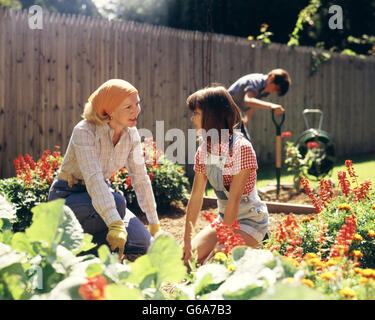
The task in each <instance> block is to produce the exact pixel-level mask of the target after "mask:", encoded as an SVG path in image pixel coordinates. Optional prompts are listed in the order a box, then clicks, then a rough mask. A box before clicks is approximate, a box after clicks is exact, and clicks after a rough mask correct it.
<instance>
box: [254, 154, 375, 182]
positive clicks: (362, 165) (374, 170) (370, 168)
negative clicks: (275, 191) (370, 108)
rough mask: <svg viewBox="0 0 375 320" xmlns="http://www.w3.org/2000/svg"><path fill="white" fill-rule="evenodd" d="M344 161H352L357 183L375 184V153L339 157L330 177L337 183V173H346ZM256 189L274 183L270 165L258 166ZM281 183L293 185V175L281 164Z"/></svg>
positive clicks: (272, 169) (273, 172)
mask: <svg viewBox="0 0 375 320" xmlns="http://www.w3.org/2000/svg"><path fill="white" fill-rule="evenodd" d="M345 160H352V161H353V164H354V170H355V171H356V173H357V174H358V176H359V177H358V182H363V181H364V180H366V179H368V178H369V179H370V180H371V181H372V183H373V184H375V153H367V154H358V155H352V156H346V157H341V158H339V159H337V161H336V165H335V166H334V168H333V170H332V173H331V177H332V178H333V179H334V181H335V182H336V183H337V181H338V180H337V172H338V171H346V169H345ZM257 174H258V178H257V187H258V188H260V187H264V186H266V185H267V184H268V183H269V182H276V170H275V166H274V165H272V164H267V165H260V166H259V169H258V171H257ZM280 182H281V183H293V175H292V174H290V172H288V171H287V167H286V165H285V164H283V167H282V169H281V178H280ZM317 184H318V182H316V181H311V185H312V186H315V185H317Z"/></svg>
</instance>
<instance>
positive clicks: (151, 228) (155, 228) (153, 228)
mask: <svg viewBox="0 0 375 320" xmlns="http://www.w3.org/2000/svg"><path fill="white" fill-rule="evenodd" d="M148 230H149V231H150V233H151V235H152V236H155V234H157V233H158V232H159V231H160V224H150V225H149V227H148Z"/></svg>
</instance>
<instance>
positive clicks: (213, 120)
mask: <svg viewBox="0 0 375 320" xmlns="http://www.w3.org/2000/svg"><path fill="white" fill-rule="evenodd" d="M186 105H187V107H188V108H189V109H190V110H191V111H194V110H195V109H197V108H199V109H200V110H202V128H203V129H204V130H206V132H208V131H209V130H211V129H216V130H218V132H219V133H220V132H221V130H222V129H228V130H229V133H233V130H234V129H235V128H236V127H238V126H239V125H240V124H241V113H240V109H239V108H238V106H237V105H236V103H235V102H234V101H233V98H232V96H231V95H230V94H229V92H228V91H227V89H225V88H224V87H223V86H217V85H214V86H210V87H206V88H204V89H201V90H198V91H196V92H194V93H193V94H191V95H190V96H189V97H188V98H187V100H186Z"/></svg>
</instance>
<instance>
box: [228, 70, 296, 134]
mask: <svg viewBox="0 0 375 320" xmlns="http://www.w3.org/2000/svg"><path fill="white" fill-rule="evenodd" d="M290 84H291V79H290V76H289V74H288V72H287V71H285V70H284V69H273V70H271V71H270V72H269V73H268V74H262V73H251V74H247V75H245V76H243V77H242V78H240V79H238V80H237V81H236V82H235V83H233V84H232V85H231V86H230V87H229V89H228V91H229V93H230V94H231V95H232V97H233V100H234V101H235V102H236V104H237V105H238V106H239V107H240V109H241V111H242V113H243V117H242V124H241V132H242V133H243V134H244V136H245V137H246V138H247V139H248V140H250V135H249V133H248V131H247V128H246V127H247V124H248V123H249V121H250V120H251V117H252V115H253V112H254V110H255V109H268V110H274V111H275V114H276V115H280V114H283V113H284V112H285V110H284V108H283V107H282V106H281V105H279V104H275V103H272V102H266V101H262V100H261V99H262V98H264V97H267V96H268V95H269V94H272V93H277V94H278V95H279V96H283V95H284V94H286V93H287V92H288V89H289V86H290Z"/></svg>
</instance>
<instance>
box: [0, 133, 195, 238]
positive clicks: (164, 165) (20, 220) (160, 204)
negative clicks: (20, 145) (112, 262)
mask: <svg viewBox="0 0 375 320" xmlns="http://www.w3.org/2000/svg"><path fill="white" fill-rule="evenodd" d="M55 148H56V150H55V151H54V152H51V151H49V150H46V151H44V153H43V155H42V157H41V158H40V159H39V160H38V161H37V162H34V160H33V158H32V157H31V156H29V155H28V154H25V155H24V156H19V157H18V158H16V159H15V160H14V166H15V169H16V177H12V178H9V179H3V180H0V194H3V195H4V196H6V197H7V198H8V200H9V201H10V202H11V203H13V205H14V207H15V209H16V214H17V221H16V222H15V223H14V224H13V230H14V231H24V230H25V229H26V228H27V227H28V226H30V223H31V220H32V211H31V209H32V208H33V207H34V206H35V205H38V204H40V203H44V202H47V199H48V191H49V188H50V186H51V184H52V182H53V179H54V178H55V177H56V175H57V172H58V170H59V168H60V166H61V164H62V161H63V156H62V155H61V153H60V152H59V151H58V150H59V149H60V147H59V146H55ZM143 151H144V156H145V162H146V169H147V173H148V175H149V177H150V180H151V184H152V188H153V191H154V195H155V201H156V205H157V209H158V210H164V211H165V210H167V209H168V208H169V206H170V204H171V202H172V201H181V202H182V203H186V201H187V194H188V192H189V188H190V186H189V182H188V179H187V177H186V176H185V172H184V170H183V169H182V167H181V166H179V165H177V164H173V163H171V162H170V161H168V160H167V159H166V158H165V156H164V155H163V154H162V153H161V152H160V151H159V150H156V143H155V142H153V141H152V140H148V139H145V142H144V143H143ZM110 182H111V188H112V189H113V190H114V191H116V192H119V193H120V194H122V195H124V196H125V197H126V200H127V205H128V207H129V208H130V210H134V212H135V213H137V211H139V207H138V204H137V202H136V201H135V199H136V194H135V191H134V188H133V186H132V184H131V178H130V176H129V174H128V172H127V170H126V169H125V168H123V169H121V170H119V171H118V172H113V174H112V176H111V178H110Z"/></svg>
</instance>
